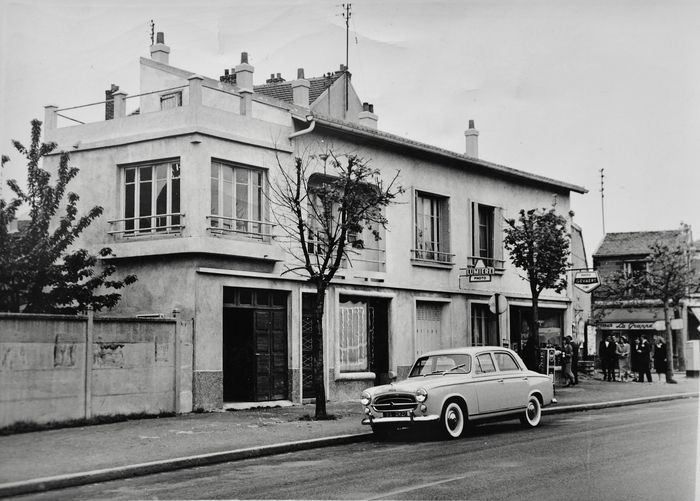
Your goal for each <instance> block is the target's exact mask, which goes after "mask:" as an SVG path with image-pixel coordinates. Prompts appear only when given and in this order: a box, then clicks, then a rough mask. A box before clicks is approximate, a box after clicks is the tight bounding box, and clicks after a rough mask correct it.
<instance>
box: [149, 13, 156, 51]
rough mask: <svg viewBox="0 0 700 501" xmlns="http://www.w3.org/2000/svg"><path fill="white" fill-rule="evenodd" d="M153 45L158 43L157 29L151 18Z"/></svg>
mask: <svg viewBox="0 0 700 501" xmlns="http://www.w3.org/2000/svg"><path fill="white" fill-rule="evenodd" d="M150 24H151V45H154V44H155V43H156V39H155V31H156V23H154V22H153V19H151V23H150Z"/></svg>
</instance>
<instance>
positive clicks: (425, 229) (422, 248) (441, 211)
mask: <svg viewBox="0 0 700 501" xmlns="http://www.w3.org/2000/svg"><path fill="white" fill-rule="evenodd" d="M447 201H448V199H447V198H446V197H439V196H436V195H430V194H427V193H422V192H416V196H415V224H416V226H415V248H414V249H413V257H414V259H417V260H422V261H436V262H441V263H452V256H453V255H452V254H450V253H449V252H450V245H449V217H448V216H449V213H448V204H447Z"/></svg>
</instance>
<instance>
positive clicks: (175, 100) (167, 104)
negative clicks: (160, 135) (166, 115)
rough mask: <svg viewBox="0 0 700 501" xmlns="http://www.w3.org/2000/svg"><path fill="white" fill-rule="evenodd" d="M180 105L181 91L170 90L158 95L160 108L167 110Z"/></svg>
mask: <svg viewBox="0 0 700 501" xmlns="http://www.w3.org/2000/svg"><path fill="white" fill-rule="evenodd" d="M178 106H182V92H172V93H170V94H163V95H162V96H160V109H161V110H169V109H171V108H177V107H178Z"/></svg>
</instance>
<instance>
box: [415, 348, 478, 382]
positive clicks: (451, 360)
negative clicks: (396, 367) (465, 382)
mask: <svg viewBox="0 0 700 501" xmlns="http://www.w3.org/2000/svg"><path fill="white" fill-rule="evenodd" d="M471 368H472V364H471V357H470V356H469V355H464V354H462V353H454V354H452V353H448V354H443V355H431V356H425V357H420V358H419V359H418V360H416V363H415V364H414V365H413V369H411V374H409V376H408V377H420V376H430V375H433V374H465V373H467V372H469V371H471Z"/></svg>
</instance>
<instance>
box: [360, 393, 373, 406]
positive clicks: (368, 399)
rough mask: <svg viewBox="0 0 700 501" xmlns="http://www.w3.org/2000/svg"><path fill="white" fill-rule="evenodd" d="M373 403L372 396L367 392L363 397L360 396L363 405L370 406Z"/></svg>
mask: <svg viewBox="0 0 700 501" xmlns="http://www.w3.org/2000/svg"><path fill="white" fill-rule="evenodd" d="M371 401H372V396H371V395H370V394H369V392H367V391H363V392H362V395H360V403H361V404H362V405H369V403H370V402H371Z"/></svg>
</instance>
